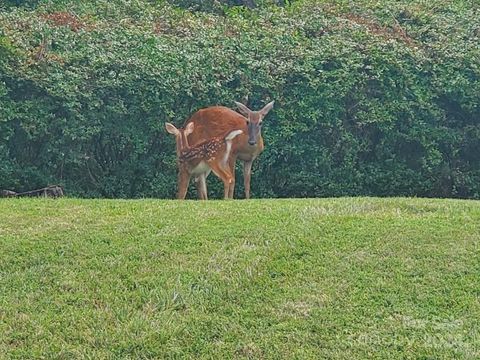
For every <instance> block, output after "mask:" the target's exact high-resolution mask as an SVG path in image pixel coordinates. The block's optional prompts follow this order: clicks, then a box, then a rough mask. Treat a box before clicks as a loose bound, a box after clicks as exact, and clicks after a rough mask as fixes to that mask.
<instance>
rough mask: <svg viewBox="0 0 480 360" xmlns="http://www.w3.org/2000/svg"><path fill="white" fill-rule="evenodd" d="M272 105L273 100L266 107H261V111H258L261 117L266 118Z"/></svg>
mask: <svg viewBox="0 0 480 360" xmlns="http://www.w3.org/2000/svg"><path fill="white" fill-rule="evenodd" d="M273 104H275V100H274V101H271V102H269V103H268V104H267V105H265V106H264V107H263V109H262V110H260V112H261V113H262V115H263V116H267V114H268V112H269V111H270V110H272V108H273Z"/></svg>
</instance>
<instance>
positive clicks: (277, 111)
mask: <svg viewBox="0 0 480 360" xmlns="http://www.w3.org/2000/svg"><path fill="white" fill-rule="evenodd" d="M202 3H203V2H202ZM205 3H207V2H205ZM212 4H213V2H212ZM215 4H217V3H216V2H215ZM215 4H214V5H215ZM187 5H188V4H186V5H185V8H188V9H190V10H185V9H180V8H178V7H172V6H171V5H170V4H168V3H167V2H163V1H135V2H131V1H126V0H113V1H106V0H102V1H95V2H93V1H92V2H89V1H85V2H72V1H68V0H58V1H43V2H40V4H38V5H37V7H36V8H35V9H34V10H28V9H25V8H23V7H11V8H10V9H9V10H8V11H7V10H4V11H3V12H1V13H0V25H1V26H0V29H1V30H0V55H1V56H0V107H1V109H2V111H1V113H0V188H14V189H17V190H22V189H26V188H32V187H36V186H44V185H46V184H47V183H61V184H63V185H64V186H65V187H66V189H67V192H68V193H69V194H74V195H78V196H102V197H143V196H155V197H172V196H173V195H174V192H175V191H174V189H175V186H176V184H175V182H176V174H175V172H176V170H175V151H174V144H173V139H170V138H169V137H168V136H167V135H166V134H165V132H164V130H163V123H164V122H165V121H173V122H175V123H176V124H182V123H183V121H184V120H185V119H186V118H188V117H189V116H190V115H191V114H192V113H193V112H194V111H196V110H198V109H200V108H204V107H207V106H210V105H215V104H222V105H226V106H233V101H234V100H241V99H243V98H245V97H248V98H249V99H250V103H249V105H250V106H251V107H252V108H258V107H260V106H262V105H263V104H264V103H265V102H267V101H269V100H271V99H275V100H276V106H275V108H274V110H273V111H272V112H271V114H269V115H268V117H267V120H266V126H265V129H264V137H265V142H266V146H267V148H266V150H265V152H264V153H263V154H262V156H261V158H260V160H259V161H257V162H256V163H255V165H254V178H253V180H252V183H253V189H252V190H253V193H254V196H276V197H295V196H337V195H358V194H364V195H416V196H439V197H444V196H445V197H470V198H480V152H478V148H479V146H480V124H479V120H480V107H479V102H480V99H479V97H478V94H479V93H480V82H479V74H480V61H479V58H480V50H479V48H478V43H479V42H480V39H479V35H480V29H479V28H478V24H479V23H480V15H479V14H480V13H479V11H478V7H475V6H471V4H470V5H469V4H468V3H467V2H435V3H432V4H425V3H424V2H421V1H414V2H411V1H408V2H407V1H400V2H398V1H383V2H382V6H379V5H378V2H374V1H366V0H365V1H361V2H355V4H352V3H351V2H347V1H326V2H318V1H295V2H289V3H288V4H287V6H285V7H279V6H276V5H275V4H274V3H273V2H268V1H265V2H260V1H258V2H256V5H257V7H256V8H255V9H253V10H251V9H248V8H247V7H237V6H234V7H225V6H222V11H221V12H217V11H213V12H210V11H208V9H201V10H206V12H205V11H200V12H199V11H192V8H191V7H190V6H187ZM217 5H218V4H217ZM227 5H228V4H227ZM215 6H216V5H215ZM239 180H240V179H239ZM240 183H241V181H239V182H238V184H240ZM219 185H220V184H219V183H215V180H211V179H209V186H210V189H211V191H212V193H213V194H215V193H216V192H218V190H219V188H220V186H219ZM238 191H239V193H241V191H242V189H241V186H239V188H238Z"/></svg>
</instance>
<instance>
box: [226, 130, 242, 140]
mask: <svg viewBox="0 0 480 360" xmlns="http://www.w3.org/2000/svg"><path fill="white" fill-rule="evenodd" d="M242 133H243V130H233V131H230V132H229V133H228V134H227V136H225V140H226V141H230V140H233V139H234V138H235V137H236V136H237V135H240V134H242Z"/></svg>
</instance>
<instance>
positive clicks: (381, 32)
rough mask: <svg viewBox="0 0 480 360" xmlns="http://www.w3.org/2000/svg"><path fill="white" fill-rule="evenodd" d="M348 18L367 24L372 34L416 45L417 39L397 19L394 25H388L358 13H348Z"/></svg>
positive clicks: (359, 23) (360, 23) (356, 22)
mask: <svg viewBox="0 0 480 360" xmlns="http://www.w3.org/2000/svg"><path fill="white" fill-rule="evenodd" d="M346 19H347V20H349V21H351V22H353V23H355V24H358V25H362V26H365V27H366V28H367V29H368V30H369V31H370V32H371V33H372V34H375V35H378V36H382V37H383V38H385V39H395V40H400V41H403V42H404V43H406V44H407V45H411V46H414V45H416V43H415V40H414V39H412V38H411V37H410V36H408V34H407V32H406V30H405V29H404V28H402V26H401V25H400V24H399V23H398V22H397V21H396V22H395V24H394V25H393V26H392V27H387V26H383V25H380V24H378V23H376V22H374V21H372V20H370V19H367V18H366V17H363V16H360V15H356V14H347V16H346Z"/></svg>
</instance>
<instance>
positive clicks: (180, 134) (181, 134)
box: [165, 122, 194, 156]
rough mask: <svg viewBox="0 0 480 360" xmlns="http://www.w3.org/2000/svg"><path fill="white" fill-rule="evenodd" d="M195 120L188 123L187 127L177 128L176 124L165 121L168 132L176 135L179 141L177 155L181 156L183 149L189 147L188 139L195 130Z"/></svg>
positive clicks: (176, 139)
mask: <svg viewBox="0 0 480 360" xmlns="http://www.w3.org/2000/svg"><path fill="white" fill-rule="evenodd" d="M193 126H194V125H193V122H191V123H188V125H187V126H186V127H185V129H177V128H176V127H175V125H173V124H171V123H168V122H167V123H165V129H167V132H168V133H170V134H172V135H174V136H175V141H176V142H177V155H178V156H180V154H181V153H182V150H185V149H188V148H189V145H188V140H187V136H188V135H190V134H191V133H192V132H193Z"/></svg>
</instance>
